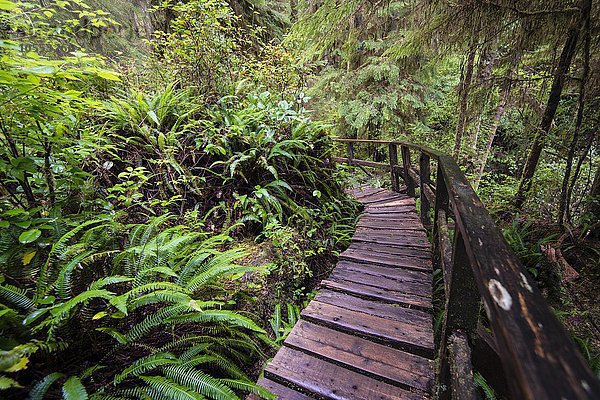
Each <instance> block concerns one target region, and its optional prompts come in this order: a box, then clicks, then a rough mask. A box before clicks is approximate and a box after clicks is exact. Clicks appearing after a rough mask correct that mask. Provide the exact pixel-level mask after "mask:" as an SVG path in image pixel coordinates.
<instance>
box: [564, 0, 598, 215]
mask: <svg viewBox="0 0 600 400" xmlns="http://www.w3.org/2000/svg"><path fill="white" fill-rule="evenodd" d="M588 4H589V6H591V0H590V1H589V3H588ZM583 29H584V32H585V40H584V45H583V71H582V73H581V81H579V99H578V105H577V119H576V122H575V132H574V133H573V139H572V140H571V145H570V146H569V154H568V155H567V165H566V166H565V176H564V178H563V182H562V189H561V193H560V204H559V207H558V225H560V226H563V225H564V223H565V216H566V215H567V214H568V211H567V209H568V208H569V206H570V201H569V200H570V193H571V192H572V188H569V187H568V186H569V179H570V178H571V169H572V167H573V158H574V157H575V150H576V148H577V144H578V143H579V133H580V132H581V124H582V122H583V112H584V109H585V85H586V84H587V79H588V75H589V71H590V13H589V12H588V13H587V15H586V16H585V22H584V28H583ZM574 184H575V181H573V185H574Z"/></svg>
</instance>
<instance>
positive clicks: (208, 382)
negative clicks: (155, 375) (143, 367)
mask: <svg viewBox="0 0 600 400" xmlns="http://www.w3.org/2000/svg"><path fill="white" fill-rule="evenodd" d="M162 370H163V372H164V374H165V376H167V377H168V378H171V379H173V380H174V381H176V382H178V383H179V384H181V385H184V386H186V387H189V388H191V389H193V390H195V391H197V392H198V393H201V394H202V395H204V396H207V397H210V398H212V399H215V400H239V397H238V396H236V394H235V393H234V392H233V391H232V390H231V389H230V388H229V387H228V386H227V385H225V384H223V383H222V382H221V381H219V380H218V379H215V378H213V377H211V376H210V375H208V374H205V373H204V372H200V371H198V370H195V369H191V368H185V367H183V366H179V365H173V366H168V367H163V368H162Z"/></svg>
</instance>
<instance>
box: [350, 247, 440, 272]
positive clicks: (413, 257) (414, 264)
mask: <svg viewBox="0 0 600 400" xmlns="http://www.w3.org/2000/svg"><path fill="white" fill-rule="evenodd" d="M355 244H356V245H358V244H359V243H358V242H356V243H353V245H352V247H350V248H348V249H347V250H346V251H344V252H343V253H342V254H340V260H346V261H356V262H360V263H363V264H366V263H372V264H376V265H382V266H387V267H397V268H408V269H412V270H416V271H432V270H433V267H432V265H431V260H430V258H429V255H428V253H427V252H415V251H413V250H414V249H413V250H411V249H402V248H398V252H399V253H400V252H402V251H404V253H402V254H389V253H375V252H371V253H368V252H365V251H364V249H360V248H357V246H354V245H355Z"/></svg>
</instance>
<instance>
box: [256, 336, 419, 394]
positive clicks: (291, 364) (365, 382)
mask: <svg viewBox="0 0 600 400" xmlns="http://www.w3.org/2000/svg"><path fill="white" fill-rule="evenodd" d="M265 376H266V377H268V378H271V379H273V380H276V381H279V382H281V383H283V382H285V383H291V384H293V385H296V386H298V387H300V388H302V389H304V390H306V391H308V392H310V393H314V394H315V395H317V396H321V397H323V398H326V399H339V400H342V399H348V400H365V399H379V400H397V399H407V400H410V399H415V400H417V399H418V400H421V399H424V398H427V396H426V395H424V394H423V393H412V392H410V391H407V390H404V389H402V388H399V387H397V386H393V385H390V384H388V383H385V382H381V381H378V380H376V379H373V378H370V377H368V376H365V375H362V374H359V373H357V372H354V371H351V370H349V369H346V368H343V367H340V366H339V365H336V364H333V363H329V362H326V361H323V360H320V359H318V358H315V357H313V356H310V355H308V354H306V353H303V352H301V351H297V350H294V349H291V348H288V347H283V348H282V349H281V350H279V352H278V353H277V355H276V356H275V358H273V361H272V362H271V363H270V364H269V365H267V367H266V368H265Z"/></svg>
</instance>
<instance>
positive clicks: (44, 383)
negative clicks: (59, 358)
mask: <svg viewBox="0 0 600 400" xmlns="http://www.w3.org/2000/svg"><path fill="white" fill-rule="evenodd" d="M63 376H65V375H64V374H61V373H60V372H53V373H51V374H48V375H46V376H45V377H44V379H42V380H41V381H39V382H38V383H36V385H35V386H34V387H33V389H32V390H31V392H29V400H42V399H43V398H44V396H45V395H46V392H47V391H48V389H50V386H52V384H53V383H54V382H56V381H57V380H59V379H60V378H62V377H63Z"/></svg>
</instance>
